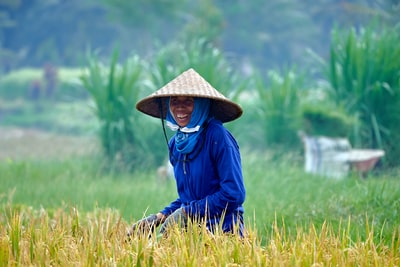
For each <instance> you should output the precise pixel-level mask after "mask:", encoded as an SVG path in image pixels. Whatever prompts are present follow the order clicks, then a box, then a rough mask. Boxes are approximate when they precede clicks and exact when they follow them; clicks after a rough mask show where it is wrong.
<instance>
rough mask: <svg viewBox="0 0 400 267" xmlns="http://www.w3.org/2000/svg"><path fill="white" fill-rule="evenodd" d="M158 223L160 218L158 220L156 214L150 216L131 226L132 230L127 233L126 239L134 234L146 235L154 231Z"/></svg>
mask: <svg viewBox="0 0 400 267" xmlns="http://www.w3.org/2000/svg"><path fill="white" fill-rule="evenodd" d="M160 223H161V218H158V217H157V215H156V214H151V215H149V216H147V217H146V218H143V219H141V220H139V221H137V222H136V223H135V224H133V225H132V229H131V230H130V231H129V232H128V237H130V236H132V235H134V234H148V233H150V232H152V231H154V229H155V228H156V227H157V226H159V225H160Z"/></svg>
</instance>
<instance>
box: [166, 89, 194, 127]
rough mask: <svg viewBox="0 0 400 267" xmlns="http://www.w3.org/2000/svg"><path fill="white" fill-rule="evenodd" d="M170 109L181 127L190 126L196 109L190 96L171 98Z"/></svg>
mask: <svg viewBox="0 0 400 267" xmlns="http://www.w3.org/2000/svg"><path fill="white" fill-rule="evenodd" d="M169 108H170V110H171V113H172V116H173V117H174V119H175V121H176V123H177V124H178V125H179V126H180V127H185V126H186V125H188V124H189V122H190V119H191V118H192V112H193V109H194V98H193V97H190V96H171V99H170V101H169Z"/></svg>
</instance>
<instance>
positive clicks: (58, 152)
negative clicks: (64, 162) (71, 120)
mask: <svg viewBox="0 0 400 267" xmlns="http://www.w3.org/2000/svg"><path fill="white" fill-rule="evenodd" d="M98 147H99V146H98V145H97V138H96V137H95V136H91V137H77V136H67V135H65V136H62V135H55V134H51V133H48V132H43V131H39V130H33V129H21V128H8V127H0V160H5V159H11V160H17V159H61V158H65V157H72V156H78V155H85V154H90V153H96V151H97V150H98Z"/></svg>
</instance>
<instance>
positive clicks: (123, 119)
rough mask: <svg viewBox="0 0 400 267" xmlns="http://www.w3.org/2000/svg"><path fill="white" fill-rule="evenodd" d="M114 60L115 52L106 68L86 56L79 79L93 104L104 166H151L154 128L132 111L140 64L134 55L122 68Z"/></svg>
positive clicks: (137, 95)
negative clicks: (83, 68)
mask: <svg viewBox="0 0 400 267" xmlns="http://www.w3.org/2000/svg"><path fill="white" fill-rule="evenodd" d="M118 58H119V53H118V51H117V50H115V51H114V53H113V56H112V59H111V63H110V65H109V67H108V66H106V65H104V64H103V63H101V62H100V61H99V60H98V59H97V58H96V57H95V56H94V55H89V59H88V61H89V64H88V73H86V74H84V75H83V76H82V77H81V80H82V82H83V85H84V87H85V88H86V90H87V91H88V92H89V94H90V96H91V97H92V98H93V100H94V102H95V112H96V116H97V118H98V120H99V121H100V140H101V143H102V147H103V151H104V154H105V156H106V159H107V161H106V162H107V164H106V166H107V167H110V168H112V169H114V170H133V169H135V168H138V167H139V166H140V167H145V166H147V167H148V166H152V165H154V163H155V162H156V161H157V159H156V158H155V154H153V153H152V152H153V149H152V147H151V144H152V140H153V139H157V138H154V136H155V135H156V127H155V125H154V124H153V123H152V122H151V121H149V120H148V119H147V118H146V117H145V116H142V115H141V114H140V113H139V112H137V111H135V104H136V102H137V101H138V100H139V92H140V91H141V89H142V86H143V84H142V81H143V80H142V70H143V63H142V61H141V59H140V58H139V57H138V56H136V55H135V56H131V57H129V58H128V59H127V60H126V62H125V63H124V64H122V65H121V64H119V63H118Z"/></svg>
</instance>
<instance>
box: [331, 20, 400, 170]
mask: <svg viewBox="0 0 400 267" xmlns="http://www.w3.org/2000/svg"><path fill="white" fill-rule="evenodd" d="M399 43H400V32H399V29H396V28H387V27H385V26H381V27H379V28H378V27H376V26H375V25H373V24H371V25H370V26H368V27H366V28H361V29H360V30H359V31H356V29H354V28H353V29H350V30H348V31H341V30H339V29H335V30H334V31H333V33H332V43H331V52H330V62H329V64H328V66H329V67H328V69H329V71H328V72H327V73H326V74H327V75H326V76H327V79H328V80H329V82H330V86H331V88H332V92H333V94H332V97H333V99H334V100H335V101H336V103H337V104H338V105H339V106H343V107H344V108H345V109H346V111H347V112H348V114H350V115H352V116H356V117H359V119H360V124H357V129H355V131H354V132H355V135H354V136H353V143H354V144H355V145H356V146H359V147H367V148H380V149H384V150H385V151H386V156H385V160H386V163H387V164H388V165H397V164H399V161H398V160H397V159H398V158H399V157H400V149H399V147H398V143H399V141H400V124H399V121H400V112H399V107H400V95H399V94H400V71H399V70H400V46H399V45H398V44H399Z"/></svg>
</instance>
